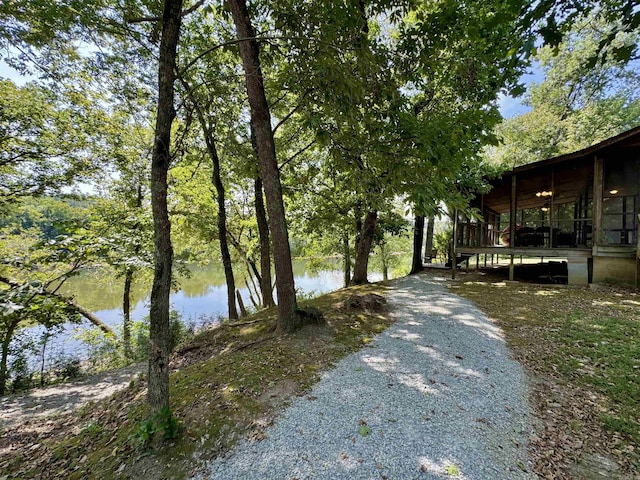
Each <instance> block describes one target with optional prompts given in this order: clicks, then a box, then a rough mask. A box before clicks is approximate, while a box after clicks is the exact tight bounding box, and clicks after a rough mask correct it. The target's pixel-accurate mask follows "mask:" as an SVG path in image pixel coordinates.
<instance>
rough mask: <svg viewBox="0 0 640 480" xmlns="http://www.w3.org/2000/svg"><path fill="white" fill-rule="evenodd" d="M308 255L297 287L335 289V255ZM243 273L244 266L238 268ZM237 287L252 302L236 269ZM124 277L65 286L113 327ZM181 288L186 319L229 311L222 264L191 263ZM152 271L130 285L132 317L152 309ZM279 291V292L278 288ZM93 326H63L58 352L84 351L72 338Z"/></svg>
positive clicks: (300, 263)
mask: <svg viewBox="0 0 640 480" xmlns="http://www.w3.org/2000/svg"><path fill="white" fill-rule="evenodd" d="M308 263H309V262H308V261H306V260H295V261H294V262H293V270H294V276H295V284H296V289H297V291H298V292H299V293H303V294H312V293H313V294H315V295H318V294H322V293H327V292H330V291H333V290H337V289H339V288H341V287H342V286H343V273H342V271H341V270H340V269H339V268H340V263H339V261H337V260H336V262H335V269H329V270H323V271H310V270H309V269H308ZM238 273H240V272H238ZM381 278H382V275H381V274H377V273H373V274H370V275H369V279H370V280H371V281H377V280H381ZM236 281H237V282H238V287H239V290H240V294H241V295H242V298H243V301H244V304H245V305H246V306H247V307H249V306H251V305H252V304H251V300H250V298H249V291H248V289H247V287H246V286H245V285H244V280H243V277H242V275H241V273H240V275H237V280H236ZM123 283H124V281H123V279H121V278H116V277H113V276H108V277H107V276H105V275H99V274H97V273H88V274H85V275H82V276H78V277H75V278H72V279H70V280H69V281H68V283H67V284H66V285H65V287H66V290H65V291H64V293H65V294H67V295H72V296H73V297H74V298H75V299H76V301H77V302H78V303H80V304H81V305H82V306H84V307H85V308H87V309H89V310H91V311H93V312H94V313H95V314H96V315H97V317H98V318H100V320H102V321H103V322H105V323H107V324H108V325H110V326H111V327H113V328H114V329H115V328H117V327H118V326H120V325H121V323H122V295H123ZM177 284H178V288H179V290H177V291H175V292H172V293H171V307H172V308H173V309H174V310H176V311H177V312H178V313H180V315H181V316H182V318H183V319H184V320H185V321H186V322H187V323H194V324H196V325H199V324H201V323H202V320H203V318H208V319H210V318H211V317H213V318H217V317H225V316H226V314H227V291H226V286H225V283H224V272H223V270H222V268H221V267H220V266H218V265H210V266H193V267H192V268H190V275H189V276H178V278H177ZM150 290H151V277H150V276H149V275H147V276H146V277H144V278H138V279H137V281H136V282H134V285H133V286H132V291H131V305H132V311H131V317H132V319H133V320H142V319H143V318H144V317H145V316H147V315H148V314H149V292H150ZM274 296H275V293H274ZM89 328H92V325H91V324H90V323H89V322H88V321H86V320H84V321H83V323H82V324H81V325H80V326H77V325H68V326H66V327H65V328H64V330H63V332H62V333H60V334H59V335H57V336H56V337H55V338H53V339H51V341H50V342H51V343H50V347H48V348H50V351H51V352H55V355H56V356H60V355H64V356H79V357H81V358H82V357H84V356H86V351H87V350H86V347H85V346H84V345H83V344H82V343H81V342H79V341H78V340H76V339H75V338H74V336H75V333H76V332H77V331H78V330H82V329H89ZM33 331H34V332H33V333H34V335H38V336H40V335H41V334H42V331H41V329H40V328H38V327H35V328H34V329H33Z"/></svg>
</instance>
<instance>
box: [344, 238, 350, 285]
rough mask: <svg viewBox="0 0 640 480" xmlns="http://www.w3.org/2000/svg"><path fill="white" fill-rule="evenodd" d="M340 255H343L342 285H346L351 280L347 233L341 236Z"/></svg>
mask: <svg viewBox="0 0 640 480" xmlns="http://www.w3.org/2000/svg"><path fill="white" fill-rule="evenodd" d="M342 252H343V253H342V256H343V257H344V286H345V287H348V286H349V282H351V250H350V247H349V234H348V233H345V234H344V236H343V237H342Z"/></svg>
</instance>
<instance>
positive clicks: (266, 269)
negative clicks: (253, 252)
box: [254, 175, 275, 307]
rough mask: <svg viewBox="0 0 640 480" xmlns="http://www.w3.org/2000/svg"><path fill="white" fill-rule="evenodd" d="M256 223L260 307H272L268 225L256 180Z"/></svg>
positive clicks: (259, 185)
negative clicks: (258, 249)
mask: <svg viewBox="0 0 640 480" xmlns="http://www.w3.org/2000/svg"><path fill="white" fill-rule="evenodd" d="M254 193H255V206H256V221H257V222H258V235H259V236H260V273H261V275H260V290H262V306H264V307H273V306H274V305H275V303H274V301H273V289H272V288H271V245H270V242H269V224H268V222H267V212H266V211H265V209H264V200H263V198H262V179H261V178H260V175H258V177H257V178H256V181H255V185H254Z"/></svg>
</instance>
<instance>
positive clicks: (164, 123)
mask: <svg viewBox="0 0 640 480" xmlns="http://www.w3.org/2000/svg"><path fill="white" fill-rule="evenodd" d="M181 13H182V0H165V2H164V11H163V14H162V37H161V40H160V60H159V64H158V105H157V112H156V126H155V137H154V142H153V153H152V158H151V206H152V210H153V227H154V247H155V249H154V250H155V252H154V264H155V268H154V275H153V286H152V288H151V308H150V312H149V313H150V317H151V324H150V327H149V341H150V349H149V375H148V390H147V406H148V407H149V414H150V415H154V414H156V413H157V412H160V411H161V410H163V409H167V410H168V409H169V343H170V338H169V336H170V335H169V294H170V292H171V264H172V262H173V247H172V245H171V224H170V222H169V212H168V209H167V188H168V185H167V172H168V170H169V163H170V160H171V154H170V145H171V125H172V123H173V119H174V117H175V110H174V106H173V101H174V80H175V73H174V72H175V70H176V55H177V53H176V52H177V47H178V39H179V37H180V20H181Z"/></svg>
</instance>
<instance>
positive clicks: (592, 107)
mask: <svg viewBox="0 0 640 480" xmlns="http://www.w3.org/2000/svg"><path fill="white" fill-rule="evenodd" d="M611 28H612V25H611V24H610V23H608V24H607V23H603V22H602V21H598V20H597V19H595V18H592V17H589V18H586V19H583V20H581V21H580V22H577V23H576V24H575V25H574V27H573V30H572V31H571V32H570V33H569V34H567V36H566V37H565V39H564V40H563V41H562V42H561V43H560V44H559V45H558V46H557V50H554V49H553V48H552V47H543V48H541V49H539V50H538V53H537V55H536V57H535V58H536V60H537V61H538V62H539V63H540V66H541V67H542V69H543V71H544V74H545V77H544V80H543V81H542V82H541V83H539V84H536V83H533V84H531V85H530V86H529V89H528V92H527V95H526V97H525V99H526V103H527V105H529V106H530V107H531V108H532V110H531V111H530V112H528V113H525V114H523V115H520V116H518V117H515V118H512V119H508V120H506V121H504V122H503V123H502V124H501V125H500V126H499V128H498V130H497V132H498V134H499V135H500V136H501V137H502V138H503V145H501V146H498V147H491V148H489V149H488V151H487V157H488V159H489V160H490V161H491V162H493V163H496V164H503V165H505V166H507V167H509V168H513V167H516V166H519V165H524V164H527V163H531V162H535V161H539V160H544V159H546V158H551V157H554V156H558V155H561V154H564V153H569V152H573V151H576V150H580V149H582V148H585V147H588V146H590V145H593V144H594V143H597V142H599V141H602V140H605V139H607V138H609V137H612V136H614V135H616V134H618V133H621V132H623V131H625V130H628V129H630V128H632V127H635V126H637V125H639V124H640V97H639V95H638V92H639V91H640V89H639V86H640V75H639V74H638V70H637V65H636V63H637V62H631V63H627V62H623V61H620V60H617V59H615V58H613V57H611V58H609V59H608V60H606V61H604V62H601V63H599V64H597V65H595V66H593V65H590V64H589V62H588V59H589V58H590V56H591V55H593V54H595V53H596V52H597V51H599V48H600V47H599V45H600V42H601V39H602V38H603V37H605V36H606V35H607V32H608V31H609V30H610V29H611ZM617 42H619V43H621V44H625V43H630V44H637V43H638V34H637V33H635V34H631V33H630V34H627V35H626V36H625V37H624V38H619V39H618V40H617Z"/></svg>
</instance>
